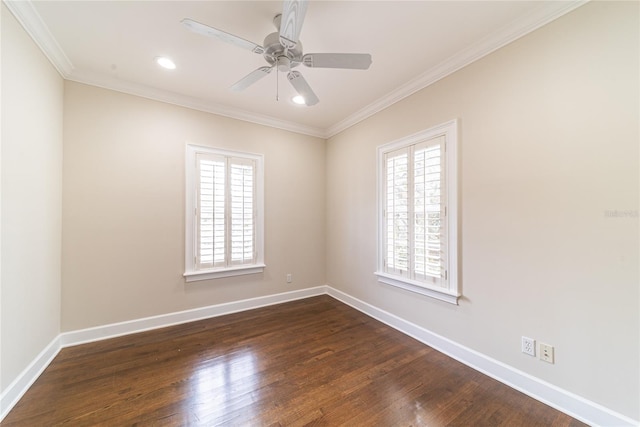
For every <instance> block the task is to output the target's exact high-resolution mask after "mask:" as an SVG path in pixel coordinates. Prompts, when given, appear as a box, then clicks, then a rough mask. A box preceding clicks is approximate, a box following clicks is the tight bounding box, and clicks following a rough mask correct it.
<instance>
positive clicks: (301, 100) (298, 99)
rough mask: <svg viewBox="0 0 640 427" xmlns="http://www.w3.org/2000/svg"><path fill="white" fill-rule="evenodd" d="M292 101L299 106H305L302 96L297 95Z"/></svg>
mask: <svg viewBox="0 0 640 427" xmlns="http://www.w3.org/2000/svg"><path fill="white" fill-rule="evenodd" d="M291 100H292V101H293V103H294V104H298V105H304V104H305V102H304V97H303V96H302V95H296V96H294V97H293V98H291Z"/></svg>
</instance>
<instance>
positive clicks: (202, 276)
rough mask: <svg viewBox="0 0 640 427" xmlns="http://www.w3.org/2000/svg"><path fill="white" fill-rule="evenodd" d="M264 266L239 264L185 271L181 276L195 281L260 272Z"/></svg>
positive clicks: (189, 280) (188, 280)
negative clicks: (213, 268)
mask: <svg viewBox="0 0 640 427" xmlns="http://www.w3.org/2000/svg"><path fill="white" fill-rule="evenodd" d="M265 267H266V265H264V264H251V265H239V266H237V267H229V268H219V269H215V270H199V271H186V272H185V273H184V274H183V276H184V277H185V279H186V280H187V282H196V281H198V280H209V279H220V278H222V277H232V276H243V275H245V274H257V273H262V272H263V271H264V268H265Z"/></svg>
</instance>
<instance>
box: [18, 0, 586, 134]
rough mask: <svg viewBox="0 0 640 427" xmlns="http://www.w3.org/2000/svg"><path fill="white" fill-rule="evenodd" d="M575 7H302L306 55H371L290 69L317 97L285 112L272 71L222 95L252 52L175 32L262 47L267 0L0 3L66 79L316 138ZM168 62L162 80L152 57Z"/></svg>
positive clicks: (285, 95) (286, 92)
mask: <svg viewBox="0 0 640 427" xmlns="http://www.w3.org/2000/svg"><path fill="white" fill-rule="evenodd" d="M583 3H584V1H539V0H536V1H310V2H309V5H308V9H307V13H306V17H305V20H304V26H303V28H302V32H301V35H300V40H301V42H302V43H303V45H304V52H305V53H312V52H345V53H370V54H371V55H372V57H373V64H372V65H371V68H370V69H369V70H367V71H362V70H336V69H317V68H316V69H312V68H307V67H303V66H301V67H299V68H298V70H299V71H300V72H302V74H303V75H304V76H305V78H306V80H307V81H308V82H309V84H310V85H311V86H312V88H313V90H314V91H315V93H316V94H317V96H318V97H319V98H320V102H319V103H318V104H317V105H315V106H312V107H304V106H303V107H300V106H296V105H293V104H292V103H291V102H290V98H291V97H292V96H293V95H294V91H293V88H292V87H291V86H290V85H289V83H288V81H287V80H286V76H285V75H284V74H282V73H277V74H279V76H278V78H279V81H278V83H279V85H278V86H279V94H280V101H276V73H271V74H270V75H268V76H267V77H266V78H264V79H262V80H260V81H259V82H257V83H256V84H254V85H253V86H251V87H249V88H248V89H247V90H245V91H244V92H241V93H236V92H232V91H230V90H229V87H230V86H231V85H232V84H233V83H235V82H236V81H238V80H239V79H240V78H242V77H243V76H245V75H246V74H248V73H249V72H251V71H253V70H255V69H256V68H258V67H261V66H263V65H266V62H265V61H264V59H263V58H262V56H261V55H257V54H254V53H252V52H250V51H247V50H243V49H240V48H238V47H235V46H232V45H229V44H226V43H223V42H221V41H219V40H217V39H211V38H207V37H204V36H201V35H198V34H195V33H193V32H190V31H188V30H186V29H185V28H184V27H183V26H182V25H181V24H180V21H181V20H182V19H183V18H186V17H189V18H192V19H194V20H196V21H199V22H202V23H204V24H207V25H210V26H213V27H216V28H219V29H221V30H224V31H226V32H229V33H232V34H235V35H238V36H240V37H242V38H245V39H247V40H250V41H253V42H255V43H257V44H260V45H262V41H263V39H264V37H265V36H266V35H267V34H269V33H271V32H274V31H275V30H276V29H275V27H274V26H273V23H272V19H273V17H274V16H275V15H276V14H277V13H279V12H281V10H282V2H281V1H278V2H273V1H16V2H6V4H7V6H8V7H9V9H10V10H11V11H12V12H13V14H14V15H16V17H17V18H18V20H19V21H20V22H21V23H22V25H23V26H24V27H25V29H26V30H27V31H28V32H29V33H30V34H31V36H32V37H33V38H34V39H35V40H36V42H37V43H38V44H39V45H40V47H41V48H42V49H43V50H44V51H45V53H46V54H47V56H48V57H49V58H50V59H51V61H52V62H53V63H54V65H55V66H56V68H57V69H58V70H59V71H60V72H61V74H62V75H63V77H65V78H66V79H69V80H74V81H79V82H83V83H88V84H93V85H97V86H101V87H106V88H110V89H115V90H119V91H124V92H128V93H133V94H137V95H141V96H146V97H150V98H154V99H159V100H163V101H168V102H172V103H176V104H179V105H185V106H188V107H192V108H197V109H201V110H204V111H210V112H214V113H217V114H223V115H226V116H230V117H236V118H240V119H243V120H249V121H253V122H257V123H263V124H268V125H271V126H276V127H280V128H284V129H289V130H293V131H296V132H302V133H306V134H310V135H316V136H321V137H328V136H331V135H333V134H335V133H337V132H339V131H341V130H343V129H345V128H347V127H348V126H350V125H352V124H354V123H357V122H358V121H359V120H362V119H363V118H365V117H367V116H369V115H371V114H373V113H375V112H376V111H379V110H381V109H382V108H385V107H387V106H388V105H391V104H392V103H393V102H396V101H398V100H399V99H402V98H404V97H406V96H408V95H410V94H411V93H413V92H415V91H417V90H419V89H421V88H423V87H425V86H427V85H429V84H431V83H433V82H434V81H436V80H438V79H440V78H442V77H444V76H446V75H447V74H450V73H451V72H453V71H455V70H456V69H459V68H460V67H462V66H464V65H466V64H468V63H470V62H472V61H474V60H476V59H478V58H480V57H482V56H484V55H486V54H487V53H490V52H491V51H493V50H495V49H497V48H499V47H501V46H503V45H505V44H506V43H509V42H511V41H513V40H515V39H516V38H518V37H521V36H522V35H524V34H526V33H528V32H530V31H532V30H534V29H536V28H538V27H540V26H541V25H544V24H545V23H547V22H549V21H551V20H553V19H556V18H557V17H559V16H561V15H563V14H564V13H567V12H568V11H570V10H573V9H575V8H576V7H578V6H580V5H581V4H583ZM159 55H165V56H169V57H171V58H172V59H173V60H174V61H175V62H176V64H177V69H176V70H173V71H169V70H165V69H162V68H160V67H158V66H157V65H156V64H155V62H154V58H155V57H156V56H159Z"/></svg>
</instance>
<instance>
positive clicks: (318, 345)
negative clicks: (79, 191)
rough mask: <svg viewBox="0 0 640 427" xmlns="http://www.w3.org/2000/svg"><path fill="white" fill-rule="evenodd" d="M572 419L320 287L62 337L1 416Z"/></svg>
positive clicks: (261, 422)
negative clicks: (194, 315) (239, 309)
mask: <svg viewBox="0 0 640 427" xmlns="http://www.w3.org/2000/svg"><path fill="white" fill-rule="evenodd" d="M55 425H69V426H95V425H100V426H129V425H137V426H216V425H223V426H303V425H315V426H340V425H347V426H581V425H584V424H582V423H580V422H578V421H576V420H574V419H572V418H571V417H569V416H567V415H565V414H563V413H561V412H558V411H556V410H554V409H552V408H550V407H548V406H546V405H544V404H542V403H540V402H538V401H536V400H533V399H531V398H529V397H527V396H525V395H524V394H522V393H520V392H518V391H515V390H513V389H511V388H509V387H507V386H505V385H503V384H501V383H499V382H497V381H495V380H493V379H491V378H489V377H487V376H485V375H483V374H481V373H479V372H476V371H474V370H473V369H471V368H468V367H466V366H465V365H463V364H461V363H459V362H456V361H455V360H453V359H451V358H449V357H447V356H445V355H443V354H441V353H439V352H437V351H435V350H433V349H431V348H430V347H427V346H425V345H424V344H421V343H419V342H418V341H415V340H414V339H412V338H409V337H407V336H405V335H403V334H402V333H400V332H398V331H396V330H394V329H392V328H390V327H388V326H386V325H384V324H382V323H380V322H378V321H376V320H374V319H371V318H369V317H367V316H366V315H364V314H362V313H360V312H358V311H356V310H354V309H352V308H351V307H348V306H346V305H344V304H342V303H340V302H338V301H336V300H334V299H333V298H331V297H329V296H320V297H314V298H309V299H305V300H300V301H294V302H290V303H286V304H280V305H276V306H271V307H266V308H260V309H256V310H252V311H248V312H243V313H237V314H232V315H227V316H222V317H217V318H213V319H209V320H203V321H198V322H192V323H188V324H184V325H179V326H172V327H168V328H164V329H158V330H154V331H149V332H143V333H139V334H135V335H129V336H126V337H120V338H113V339H110V340H105V341H100V342H96V343H91V344H84V345H80V346H76V347H69V348H65V349H63V350H61V351H60V353H59V354H58V356H57V357H56V358H55V359H54V360H53V362H52V363H51V365H50V366H49V367H48V368H47V369H46V371H45V372H44V373H43V374H42V375H41V376H40V378H39V379H38V380H37V381H36V382H35V383H34V385H33V386H32V387H31V389H30V390H29V391H28V392H27V393H26V394H25V395H24V397H23V398H22V400H21V401H20V402H19V403H18V404H17V405H16V406H15V407H14V408H13V410H12V411H11V412H10V413H9V414H8V415H7V417H6V418H5V420H4V421H3V422H2V426H6V427H9V426H29V427H31V426H55Z"/></svg>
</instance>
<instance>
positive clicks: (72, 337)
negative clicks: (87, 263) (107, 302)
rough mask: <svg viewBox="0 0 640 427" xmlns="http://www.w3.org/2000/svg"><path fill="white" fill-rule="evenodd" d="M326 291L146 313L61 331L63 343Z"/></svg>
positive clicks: (71, 344) (68, 344) (235, 311)
mask: <svg viewBox="0 0 640 427" xmlns="http://www.w3.org/2000/svg"><path fill="white" fill-rule="evenodd" d="M325 293H326V287H325V286H318V287H315V288H307V289H301V290H297V291H290V292H283V293H280V294H274V295H266V296H263V297H256V298H249V299H244V300H240V301H232V302H227V303H223V304H216V305H210V306H207V307H200V308H194V309H191V310H185V311H178V312H174V313H168V314H161V315H159V316H152V317H145V318H142V319H135V320H129V321H126V322H120V323H112V324H109V325H104V326H96V327H94V328H88V329H81V330H78V331H72V332H63V333H62V334H60V345H61V346H62V347H70V346H74V345H78V344H85V343H88V342H94V341H101V340H104V339H108V338H115V337H119V336H122V335H129V334H135V333H138V332H144V331H149V330H152V329H158V328H165V327H167V326H173V325H179V324H181V323H188V322H194V321H196V320H203V319H208V318H211V317H217V316H224V315H225V314H232V313H238V312H240V311H246V310H252V309H254V308H260V307H266V306H269V305H274V304H281V303H283V302H289V301H295V300H299V299H304V298H309V297H313V296H316V295H323V294H325Z"/></svg>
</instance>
